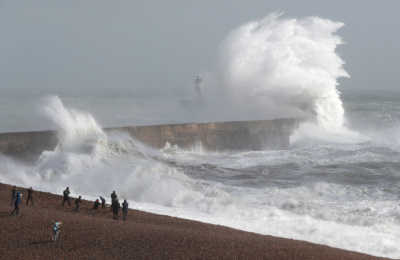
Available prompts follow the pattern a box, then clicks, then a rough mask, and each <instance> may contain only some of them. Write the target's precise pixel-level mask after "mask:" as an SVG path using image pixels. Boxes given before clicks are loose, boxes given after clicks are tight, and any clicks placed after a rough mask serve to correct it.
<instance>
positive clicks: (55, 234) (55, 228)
mask: <svg viewBox="0 0 400 260" xmlns="http://www.w3.org/2000/svg"><path fill="white" fill-rule="evenodd" d="M61 224H62V222H56V223H54V225H53V237H52V238H51V241H56V240H57V237H58V234H60V232H61V230H60V226H61Z"/></svg>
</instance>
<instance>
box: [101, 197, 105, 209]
mask: <svg viewBox="0 0 400 260" xmlns="http://www.w3.org/2000/svg"><path fill="white" fill-rule="evenodd" d="M100 199H101V208H102V209H105V208H106V199H105V198H103V197H102V196H100Z"/></svg>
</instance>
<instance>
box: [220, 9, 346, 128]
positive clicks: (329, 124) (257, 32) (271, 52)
mask: <svg viewBox="0 0 400 260" xmlns="http://www.w3.org/2000/svg"><path fill="white" fill-rule="evenodd" d="M281 16H282V14H280V13H273V14H270V15H269V16H267V17H266V18H265V19H263V20H257V21H253V22H250V23H248V24H245V25H243V26H241V27H239V28H238V29H236V30H234V31H232V32H231V33H230V34H229V35H228V36H227V37H226V39H225V40H224V41H223V43H222V45H221V56H220V64H219V65H220V70H221V75H222V82H223V83H222V84H223V86H224V88H225V90H226V91H227V93H229V97H230V98H231V99H232V100H233V101H234V102H235V103H236V104H238V105H241V104H242V105H243V106H241V107H246V108H249V107H250V108H251V109H253V110H254V111H263V112H264V113H265V114H266V115H269V116H271V115H273V116H275V117H287V116H292V117H293V116H295V117H299V116H301V117H309V118H313V119H314V121H315V122H316V123H317V125H318V126H319V127H322V128H324V129H341V128H342V127H343V126H344V110H343V107H342V102H341V100H340V98H339V92H338V90H337V89H336V87H337V85H338V82H337V79H338V78H339V77H348V76H349V75H348V74H347V73H346V71H345V70H344V69H343V67H342V66H343V64H344V61H343V60H342V59H341V58H340V57H339V55H338V54H337V53H336V52H335V50H336V47H337V46H338V45H339V44H341V43H342V39H341V37H339V36H338V35H336V34H335V33H336V31H337V30H338V29H339V28H340V27H342V26H343V23H340V22H333V21H330V20H328V19H322V18H319V17H308V18H305V19H283V18H282V17H281Z"/></svg>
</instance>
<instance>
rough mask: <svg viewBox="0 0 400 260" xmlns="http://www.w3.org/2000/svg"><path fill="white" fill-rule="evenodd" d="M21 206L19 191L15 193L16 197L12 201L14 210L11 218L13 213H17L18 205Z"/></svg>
mask: <svg viewBox="0 0 400 260" xmlns="http://www.w3.org/2000/svg"><path fill="white" fill-rule="evenodd" d="M20 204H21V193H20V192H19V191H17V195H16V196H15V199H14V210H13V212H11V216H12V215H13V214H14V212H16V213H17V216H18V213H19V205H20Z"/></svg>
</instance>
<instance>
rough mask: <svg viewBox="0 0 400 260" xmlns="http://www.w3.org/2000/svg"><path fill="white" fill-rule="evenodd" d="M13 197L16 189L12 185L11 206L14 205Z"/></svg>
mask: <svg viewBox="0 0 400 260" xmlns="http://www.w3.org/2000/svg"><path fill="white" fill-rule="evenodd" d="M15 195H17V187H16V186H15V185H14V187H13V188H12V190H11V206H12V205H14V199H15Z"/></svg>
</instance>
